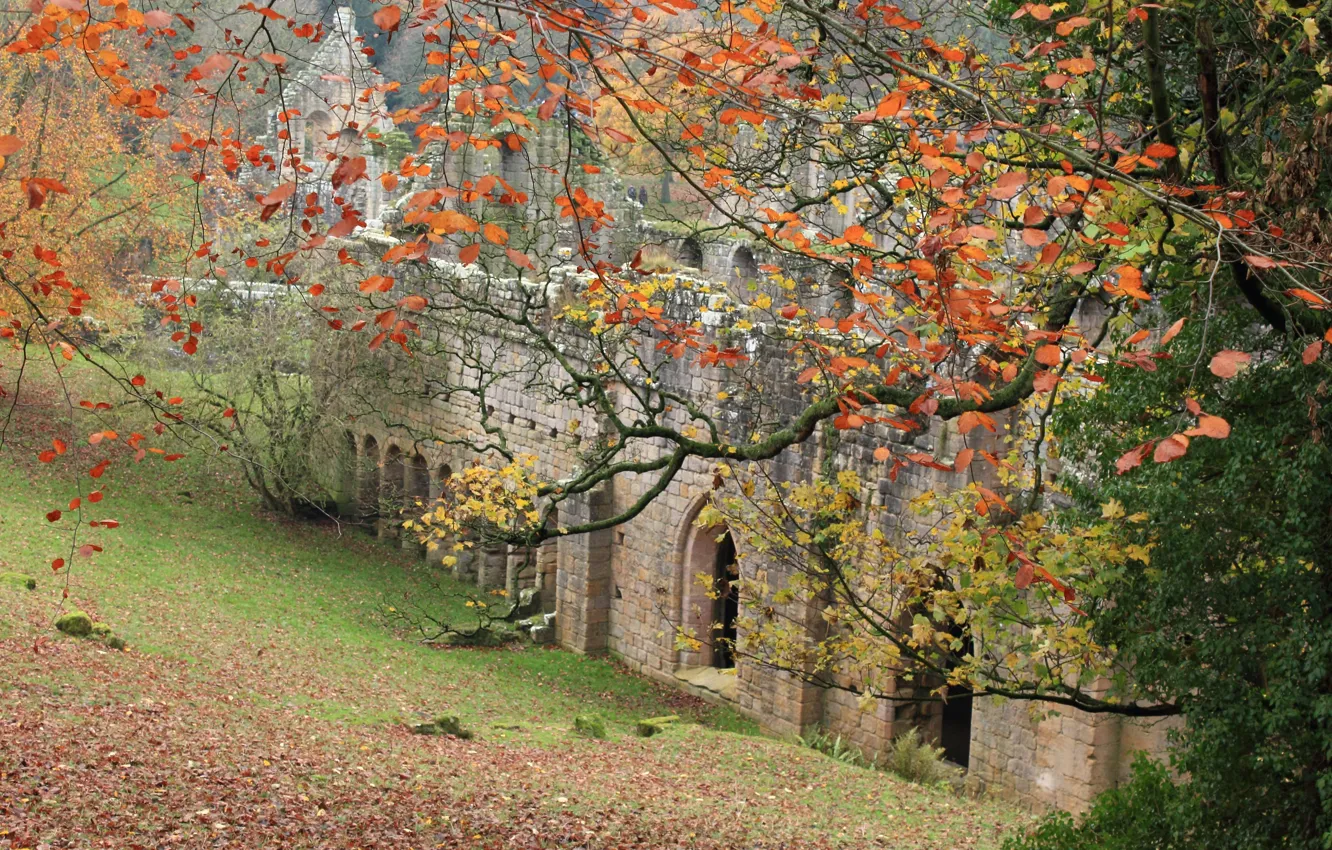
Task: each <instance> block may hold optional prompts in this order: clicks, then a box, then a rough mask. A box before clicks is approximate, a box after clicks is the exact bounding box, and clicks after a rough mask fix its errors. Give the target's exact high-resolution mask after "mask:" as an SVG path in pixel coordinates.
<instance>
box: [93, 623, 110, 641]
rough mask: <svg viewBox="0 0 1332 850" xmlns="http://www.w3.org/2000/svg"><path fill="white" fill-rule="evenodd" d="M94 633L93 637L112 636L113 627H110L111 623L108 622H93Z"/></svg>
mask: <svg viewBox="0 0 1332 850" xmlns="http://www.w3.org/2000/svg"><path fill="white" fill-rule="evenodd" d="M92 635H93V637H99V638H107V637H110V636H111V627H110V626H109V625H107V624H106V623H93V624H92Z"/></svg>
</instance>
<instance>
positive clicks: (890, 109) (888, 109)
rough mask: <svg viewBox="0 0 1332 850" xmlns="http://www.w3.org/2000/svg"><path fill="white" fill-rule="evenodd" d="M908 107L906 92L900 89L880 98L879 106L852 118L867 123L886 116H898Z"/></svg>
mask: <svg viewBox="0 0 1332 850" xmlns="http://www.w3.org/2000/svg"><path fill="white" fill-rule="evenodd" d="M905 107H906V94H905V93H904V92H900V91H893V92H889V93H888V94H886V95H884V96H883V98H881V99H880V100H879V103H878V105H877V106H875V107H874V108H873V109H869V110H866V111H865V112H862V113H860V114H859V115H857V116H855V117H854V118H852V119H851V120H852V121H854V122H856V123H857V124H867V123H869V122H870V121H882V120H884V119H886V118H896V117H897V116H898V115H900V114H901V113H902V110H903V109H904V108H905Z"/></svg>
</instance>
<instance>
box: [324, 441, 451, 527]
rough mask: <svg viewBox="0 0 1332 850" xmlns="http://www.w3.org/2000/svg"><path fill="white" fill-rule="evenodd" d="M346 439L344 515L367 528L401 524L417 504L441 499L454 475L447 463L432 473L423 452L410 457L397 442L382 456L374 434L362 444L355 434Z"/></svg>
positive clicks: (391, 444) (416, 452)
mask: <svg viewBox="0 0 1332 850" xmlns="http://www.w3.org/2000/svg"><path fill="white" fill-rule="evenodd" d="M345 439H346V443H347V455H348V457H347V462H346V463H345V465H344V481H343V486H342V491H343V494H344V500H343V501H344V505H345V507H344V511H343V512H344V514H346V513H350V514H351V515H352V517H353V518H354V519H357V520H359V521H360V522H362V523H365V524H367V525H376V524H381V523H380V521H381V520H399V521H400V520H401V518H402V517H403V516H404V514H405V513H406V512H407V511H409V510H411V509H412V508H414V507H415V506H416V504H417V502H420V503H421V504H425V503H426V502H428V501H429V500H431V499H432V498H434V497H436V496H438V495H439V492H440V490H441V489H442V487H443V485H444V482H446V481H447V480H448V479H449V477H450V476H452V475H453V470H452V468H451V467H450V466H449V465H448V464H447V463H441V464H438V465H437V466H436V467H435V468H434V470H433V474H432V469H431V467H430V464H429V463H428V462H427V461H426V459H425V456H424V455H422V454H421V453H420V452H419V451H413V452H412V453H411V454H410V455H409V454H407V453H406V452H404V451H403V450H402V448H401V447H400V446H398V445H397V444H396V443H388V445H387V446H386V447H385V448H384V449H383V450H382V454H381V448H380V444H379V441H378V440H377V439H376V438H375V437H374V436H373V435H370V434H367V435H366V436H365V437H364V438H363V439H362V440H361V442H360V443H359V445H358V443H357V440H356V437H355V436H354V435H353V434H352V433H351V432H347V434H346V438H345ZM348 497H350V498H348ZM348 508H350V510H348ZM381 525H382V524H381ZM381 530H382V529H381Z"/></svg>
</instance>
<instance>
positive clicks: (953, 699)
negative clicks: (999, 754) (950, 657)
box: [939, 626, 975, 767]
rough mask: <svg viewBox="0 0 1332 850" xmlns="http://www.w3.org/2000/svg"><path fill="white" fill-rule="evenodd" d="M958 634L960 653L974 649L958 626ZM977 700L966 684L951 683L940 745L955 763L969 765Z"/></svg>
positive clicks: (945, 705)
mask: <svg viewBox="0 0 1332 850" xmlns="http://www.w3.org/2000/svg"><path fill="white" fill-rule="evenodd" d="M956 631H957V636H958V637H961V638H962V648H961V649H960V650H959V651H958V653H959V654H961V655H965V654H967V653H969V652H971V651H972V649H971V639H970V638H969V637H968V636H967V635H966V633H965V632H964V631H962V627H961V626H958V627H957V630H956ZM973 702H975V700H974V699H972V696H971V688H968V687H967V686H966V685H949V686H948V701H947V702H945V703H944V706H943V725H942V728H941V730H940V732H939V746H941V747H943V751H944V758H946V759H948V760H949V761H951V762H952V763H953V764H956V765H960V766H962V767H967V766H968V763H969V762H970V761H971V705H972V703H973Z"/></svg>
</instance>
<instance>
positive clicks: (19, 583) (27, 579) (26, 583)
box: [0, 573, 37, 590]
mask: <svg viewBox="0 0 1332 850" xmlns="http://www.w3.org/2000/svg"><path fill="white" fill-rule="evenodd" d="M0 584H8V585H13V586H14V587H22V588H26V589H28V590H36V589H37V579H35V578H33V577H32V576H30V575H28V574H27V573H0Z"/></svg>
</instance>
